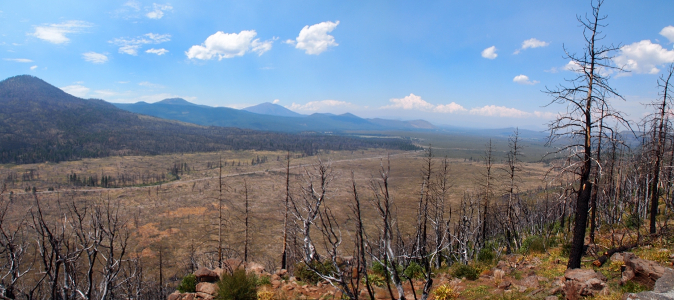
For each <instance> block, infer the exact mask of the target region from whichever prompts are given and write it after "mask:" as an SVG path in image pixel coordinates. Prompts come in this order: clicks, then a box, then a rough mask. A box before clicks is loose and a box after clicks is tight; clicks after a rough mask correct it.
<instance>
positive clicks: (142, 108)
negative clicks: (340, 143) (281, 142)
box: [113, 98, 436, 132]
mask: <svg viewBox="0 0 674 300" xmlns="http://www.w3.org/2000/svg"><path fill="white" fill-rule="evenodd" d="M113 105H115V106H117V107H118V108H121V109H124V110H128V111H130V112H134V113H139V114H144V115H149V116H154V117H158V118H163V119H170V120H177V121H183V122H188V123H194V124H199V125H204V126H221V127H237V128H246V129H255V130H265V131H277V132H306V131H312V132H343V131H349V130H426V129H435V128H436V127H435V126H434V125H433V124H431V123H429V122H427V121H424V120H414V121H398V120H385V119H364V118H360V117H358V116H355V115H353V114H350V113H345V114H341V115H334V114H329V113H315V114H312V115H302V114H298V113H296V112H293V111H291V110H289V109H287V108H285V107H283V106H280V105H277V104H273V103H268V102H267V103H262V104H259V105H255V106H251V107H247V108H244V109H242V110H239V109H234V108H229V107H210V106H206V105H197V104H194V103H190V102H188V101H186V100H184V99H180V98H173V99H166V100H162V101H159V102H155V103H151V104H150V103H146V102H137V103H133V104H125V103H113Z"/></svg>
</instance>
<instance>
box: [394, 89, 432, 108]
mask: <svg viewBox="0 0 674 300" xmlns="http://www.w3.org/2000/svg"><path fill="white" fill-rule="evenodd" d="M389 102H391V103H392V104H389V105H386V106H382V107H381V108H383V109H407V110H409V109H417V110H432V109H434V108H435V105H433V104H430V103H428V102H426V100H424V99H421V97H419V96H417V95H415V94H411V93H410V95H409V96H406V97H404V98H401V99H395V98H393V99H390V100H389Z"/></svg>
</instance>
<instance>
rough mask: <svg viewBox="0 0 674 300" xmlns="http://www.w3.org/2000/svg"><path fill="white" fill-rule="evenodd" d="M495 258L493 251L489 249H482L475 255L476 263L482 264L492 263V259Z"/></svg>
mask: <svg viewBox="0 0 674 300" xmlns="http://www.w3.org/2000/svg"><path fill="white" fill-rule="evenodd" d="M495 257H496V256H495V255H494V251H492V250H491V249H489V248H486V247H485V248H482V249H481V250H480V252H479V253H478V254H477V261H479V262H483V263H491V262H492V261H494V258H495Z"/></svg>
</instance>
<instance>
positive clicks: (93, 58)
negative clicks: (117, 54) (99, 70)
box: [82, 52, 108, 64]
mask: <svg viewBox="0 0 674 300" xmlns="http://www.w3.org/2000/svg"><path fill="white" fill-rule="evenodd" d="M82 58H84V60H86V61H88V62H91V63H95V64H104V63H106V62H107V61H108V57H107V56H106V55H105V54H101V53H96V52H87V53H82Z"/></svg>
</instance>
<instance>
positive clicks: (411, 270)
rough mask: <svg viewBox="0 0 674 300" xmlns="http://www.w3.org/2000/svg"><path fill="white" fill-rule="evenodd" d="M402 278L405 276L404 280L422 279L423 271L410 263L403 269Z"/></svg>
mask: <svg viewBox="0 0 674 300" xmlns="http://www.w3.org/2000/svg"><path fill="white" fill-rule="evenodd" d="M403 276H405V278H411V279H423V278H424V269H423V268H422V267H421V266H420V265H419V264H418V263H416V262H410V264H409V265H408V266H407V268H405V271H404V272H403Z"/></svg>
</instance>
